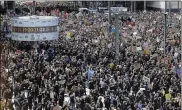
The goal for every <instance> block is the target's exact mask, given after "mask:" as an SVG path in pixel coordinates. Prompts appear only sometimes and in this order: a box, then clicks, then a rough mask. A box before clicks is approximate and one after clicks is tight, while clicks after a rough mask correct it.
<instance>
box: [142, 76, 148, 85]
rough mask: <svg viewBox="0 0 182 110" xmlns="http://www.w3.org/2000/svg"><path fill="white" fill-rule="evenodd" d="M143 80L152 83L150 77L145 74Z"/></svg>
mask: <svg viewBox="0 0 182 110" xmlns="http://www.w3.org/2000/svg"><path fill="white" fill-rule="evenodd" d="M143 81H145V82H147V83H148V84H150V78H148V77H146V76H143Z"/></svg>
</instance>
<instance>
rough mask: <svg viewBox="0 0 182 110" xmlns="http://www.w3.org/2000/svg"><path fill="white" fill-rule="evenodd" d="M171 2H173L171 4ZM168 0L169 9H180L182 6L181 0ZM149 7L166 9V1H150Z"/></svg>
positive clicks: (167, 6)
mask: <svg viewBox="0 0 182 110" xmlns="http://www.w3.org/2000/svg"><path fill="white" fill-rule="evenodd" d="M170 2H171V4H170ZM170 2H169V1H166V9H167V10H169V9H170V7H171V11H179V9H180V8H181V1H170ZM147 7H148V8H152V9H160V10H164V9H165V1H148V2H147Z"/></svg>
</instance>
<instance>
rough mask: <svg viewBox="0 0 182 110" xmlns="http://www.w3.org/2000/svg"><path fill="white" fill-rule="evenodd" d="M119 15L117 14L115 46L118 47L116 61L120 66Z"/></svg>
mask: <svg viewBox="0 0 182 110" xmlns="http://www.w3.org/2000/svg"><path fill="white" fill-rule="evenodd" d="M118 19H119V15H118V14H115V23H116V25H115V30H116V35H115V46H116V61H117V63H118V64H119V44H120V42H119V23H118Z"/></svg>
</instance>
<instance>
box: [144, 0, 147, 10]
mask: <svg viewBox="0 0 182 110" xmlns="http://www.w3.org/2000/svg"><path fill="white" fill-rule="evenodd" d="M146 7H147V6H146V0H144V12H145V11H146Z"/></svg>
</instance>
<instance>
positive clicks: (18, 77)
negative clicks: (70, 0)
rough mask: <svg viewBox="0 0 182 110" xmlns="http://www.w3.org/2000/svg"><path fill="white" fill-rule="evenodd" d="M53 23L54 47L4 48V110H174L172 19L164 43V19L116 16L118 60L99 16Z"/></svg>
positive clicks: (175, 36)
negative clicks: (57, 33)
mask: <svg viewBox="0 0 182 110" xmlns="http://www.w3.org/2000/svg"><path fill="white" fill-rule="evenodd" d="M59 16H60V37H59V39H58V40H56V41H40V42H39V43H38V46H37V47H36V46H34V43H33V42H18V41H12V40H7V41H5V46H4V48H5V49H4V51H3V52H4V56H3V59H4V60H3V64H4V65H3V68H4V71H3V73H2V75H1V78H2V79H3V80H2V81H1V86H0V87H1V96H2V97H1V101H3V102H4V107H8V106H9V107H12V108H16V110H32V109H33V110H42V109H44V110H103V109H105V110H144V109H145V110H157V109H160V110H180V101H181V94H180V89H181V88H180V67H181V65H180V64H179V63H180V60H181V59H180V52H179V51H180V34H179V33H180V32H179V31H180V24H179V20H178V18H177V16H178V14H176V13H171V15H170V16H169V17H168V25H167V36H166V43H164V39H163V38H164V37H163V36H164V28H163V27H164V18H163V17H164V15H163V14H162V12H154V11H147V12H126V14H125V16H122V15H121V17H120V19H119V37H120V38H119V41H120V42H119V55H118V56H119V59H116V56H117V55H116V43H115V32H116V30H115V28H114V27H115V25H116V22H115V20H114V19H112V25H111V27H112V28H108V27H109V22H108V16H107V15H104V14H103V13H102V14H101V13H96V14H79V15H78V14H75V13H69V14H66V15H65V14H60V15H59ZM113 18H114V16H113ZM164 44H166V45H164ZM164 47H165V48H164ZM5 70H6V71H5ZM12 99H13V101H12ZM12 108H11V109H12Z"/></svg>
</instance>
